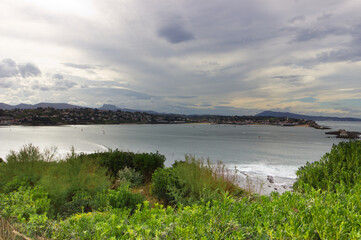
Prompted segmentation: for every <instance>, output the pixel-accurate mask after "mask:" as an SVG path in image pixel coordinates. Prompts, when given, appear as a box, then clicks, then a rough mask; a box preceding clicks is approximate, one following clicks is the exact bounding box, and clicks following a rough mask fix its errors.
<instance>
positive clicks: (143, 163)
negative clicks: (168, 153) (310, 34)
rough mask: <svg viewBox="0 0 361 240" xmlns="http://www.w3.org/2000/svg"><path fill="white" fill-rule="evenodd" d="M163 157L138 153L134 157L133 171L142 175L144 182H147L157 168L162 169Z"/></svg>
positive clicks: (155, 154) (157, 154)
mask: <svg viewBox="0 0 361 240" xmlns="http://www.w3.org/2000/svg"><path fill="white" fill-rule="evenodd" d="M164 162H165V156H164V155H161V154H159V153H158V152H156V153H138V154H136V155H135V156H134V159H133V164H134V169H135V170H136V171H139V172H141V173H142V174H143V176H144V179H145V181H147V182H149V181H150V180H151V178H152V174H153V172H154V171H155V170H156V169H157V168H163V167H164Z"/></svg>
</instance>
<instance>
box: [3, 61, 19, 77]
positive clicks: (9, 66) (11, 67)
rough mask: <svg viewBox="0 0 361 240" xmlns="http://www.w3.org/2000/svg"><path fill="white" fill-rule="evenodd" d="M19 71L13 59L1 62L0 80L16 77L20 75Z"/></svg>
mask: <svg viewBox="0 0 361 240" xmlns="http://www.w3.org/2000/svg"><path fill="white" fill-rule="evenodd" d="M18 73H19V70H18V68H17V66H16V63H15V62H14V61H13V60H12V59H9V58H7V59H4V60H2V61H1V62H0V78H7V77H14V76H16V75H18Z"/></svg>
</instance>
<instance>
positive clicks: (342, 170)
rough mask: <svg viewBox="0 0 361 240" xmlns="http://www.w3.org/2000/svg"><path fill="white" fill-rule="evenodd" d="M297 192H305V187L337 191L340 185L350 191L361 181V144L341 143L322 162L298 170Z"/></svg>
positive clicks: (353, 142)
mask: <svg viewBox="0 0 361 240" xmlns="http://www.w3.org/2000/svg"><path fill="white" fill-rule="evenodd" d="M297 177H298V179H297V181H296V182H295V184H294V185H293V188H294V189H295V190H299V191H303V190H305V185H310V186H311V187H313V188H315V189H321V190H329V191H336V189H337V188H338V186H339V185H342V186H343V187H344V188H345V189H347V190H349V189H351V188H353V186H354V185H355V184H356V183H359V182H360V181H361V142H360V141H350V142H340V143H339V144H338V145H333V146H332V149H331V152H330V153H326V154H325V155H324V156H323V157H322V158H321V159H320V161H316V162H313V163H307V164H306V166H303V167H300V168H299V169H298V170H297Z"/></svg>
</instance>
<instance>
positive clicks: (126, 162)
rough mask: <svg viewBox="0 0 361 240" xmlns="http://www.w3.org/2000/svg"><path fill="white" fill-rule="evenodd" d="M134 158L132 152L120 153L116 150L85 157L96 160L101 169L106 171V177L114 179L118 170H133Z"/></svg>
mask: <svg viewBox="0 0 361 240" xmlns="http://www.w3.org/2000/svg"><path fill="white" fill-rule="evenodd" d="M134 156H135V154H134V153H132V152H122V151H119V150H118V149H116V150H114V151H113V150H109V151H108V152H102V153H93V154H89V155H86V157H87V158H94V159H96V160H97V161H98V163H99V164H100V165H101V166H102V167H105V168H106V169H107V173H108V175H109V176H110V177H112V178H115V177H116V176H117V173H118V172H119V170H121V169H123V168H125V167H128V168H134V164H133V159H134Z"/></svg>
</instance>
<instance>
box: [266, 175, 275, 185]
mask: <svg viewBox="0 0 361 240" xmlns="http://www.w3.org/2000/svg"><path fill="white" fill-rule="evenodd" d="M267 180H268V181H269V182H270V183H274V182H275V180H274V178H273V177H272V176H267Z"/></svg>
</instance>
